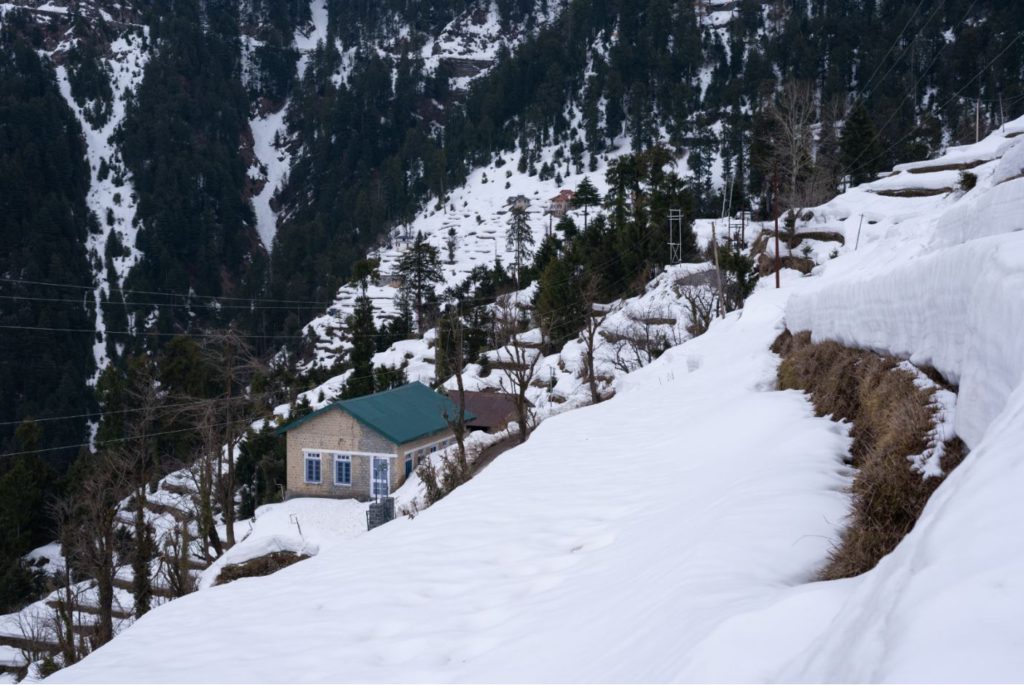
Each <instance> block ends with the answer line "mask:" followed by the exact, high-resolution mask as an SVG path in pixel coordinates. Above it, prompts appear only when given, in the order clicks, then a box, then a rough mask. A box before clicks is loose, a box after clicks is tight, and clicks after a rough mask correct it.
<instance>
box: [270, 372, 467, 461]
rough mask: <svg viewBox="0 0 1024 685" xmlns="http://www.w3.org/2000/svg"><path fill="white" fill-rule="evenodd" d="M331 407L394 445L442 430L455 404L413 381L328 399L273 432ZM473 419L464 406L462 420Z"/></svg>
mask: <svg viewBox="0 0 1024 685" xmlns="http://www.w3.org/2000/svg"><path fill="white" fill-rule="evenodd" d="M332 409H341V410H342V411H344V412H346V413H348V414H350V415H351V416H352V417H353V418H355V419H356V420H357V421H359V422H360V423H362V424H365V425H367V426H369V427H370V428H372V429H373V430H375V431H377V432H378V433H380V434H381V435H383V436H384V437H385V438H387V439H388V440H390V441H391V442H393V443H395V444H396V445H404V444H405V443H407V442H412V441H413V440H416V439H418V438H422V437H424V436H427V435H432V434H434V433H439V432H441V431H443V430H446V429H447V428H448V420H447V418H445V417H446V416H450V417H454V416H456V415H457V413H458V411H459V407H458V405H457V404H454V403H453V402H452V401H451V400H450V399H448V398H447V397H445V396H444V395H441V394H439V393H436V392H434V391H433V390H431V389H430V388H428V387H427V386H425V385H423V384H422V383H420V382H418V381H417V382H413V383H409V384H407V385H403V386H401V387H398V388H394V389H393V390H386V391H384V392H378V393H374V394H373V395H364V396H363V397H356V398H353V399H351V400H339V401H337V402H332V403H331V404H328V405H327V406H326V407H323V408H321V409H318V410H317V411H315V412H313V413H311V414H308V415H306V416H303V417H302V418H301V419H298V420H296V421H292V422H291V423H289V424H288V425H286V426H282V427H281V428H278V429H277V433H278V434H279V435H280V434H282V433H286V432H288V431H290V430H294V429H295V428H298V427H299V426H301V425H302V424H303V423H305V422H306V421H309V420H310V419H312V418H313V417H314V416H319V415H320V414H323V413H324V412H327V411H330V410H332ZM475 418H476V416H475V415H474V414H471V413H470V412H469V410H468V409H467V411H466V420H467V421H469V420H471V419H475Z"/></svg>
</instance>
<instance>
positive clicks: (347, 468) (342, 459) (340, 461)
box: [334, 454, 352, 485]
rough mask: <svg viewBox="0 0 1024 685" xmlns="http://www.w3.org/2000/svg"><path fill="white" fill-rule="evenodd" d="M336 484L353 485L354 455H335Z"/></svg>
mask: <svg viewBox="0 0 1024 685" xmlns="http://www.w3.org/2000/svg"><path fill="white" fill-rule="evenodd" d="M334 484H335V485H352V457H350V456H349V455H347V454H336V455H334Z"/></svg>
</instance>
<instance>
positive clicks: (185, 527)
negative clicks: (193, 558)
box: [161, 521, 196, 597]
mask: <svg viewBox="0 0 1024 685" xmlns="http://www.w3.org/2000/svg"><path fill="white" fill-rule="evenodd" d="M189 526H190V524H189V522H188V521H183V522H180V523H178V524H177V525H176V526H175V527H174V530H172V531H171V532H169V533H168V534H167V535H166V536H164V560H165V562H164V564H163V566H162V568H161V575H162V576H163V578H164V580H165V582H166V585H167V589H168V590H169V591H170V594H171V597H184V596H185V595H187V594H189V593H191V592H195V590H196V582H195V578H193V576H192V573H191V564H190V561H189V557H190V555H191V551H192V533H191V530H190V528H189Z"/></svg>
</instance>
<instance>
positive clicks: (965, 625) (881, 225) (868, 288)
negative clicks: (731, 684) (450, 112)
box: [53, 121, 1024, 682]
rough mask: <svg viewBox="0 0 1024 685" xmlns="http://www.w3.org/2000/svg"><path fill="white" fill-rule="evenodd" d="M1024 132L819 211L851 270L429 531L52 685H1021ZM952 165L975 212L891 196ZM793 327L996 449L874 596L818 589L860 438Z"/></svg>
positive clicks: (247, 599) (484, 476)
mask: <svg viewBox="0 0 1024 685" xmlns="http://www.w3.org/2000/svg"><path fill="white" fill-rule="evenodd" d="M1022 130H1024V121H1018V122H1013V123H1011V124H1008V125H1007V127H1006V134H1003V133H997V134H993V136H991V137H990V138H989V139H987V140H985V141H982V143H980V144H978V145H976V146H967V147H964V148H960V149H954V150H951V151H950V153H949V154H948V155H947V156H946V157H945V158H944V159H943V160H940V161H938V162H934V163H932V165H931V166H934V167H938V169H937V170H930V169H929V165H927V164H919V165H916V166H913V169H914V170H913V171H912V170H911V168H910V167H904V168H902V169H900V170H899V173H897V174H894V175H892V176H889V177H887V178H885V179H882V180H880V181H877V182H875V183H873V184H868V185H867V186H862V187H859V188H855V189H852V190H850V191H849V192H847V193H844V194H843V195H841V196H840V197H838V198H836V199H835V200H833V201H832V202H829V203H827V204H825V205H823V206H822V207H818V208H815V209H814V210H813V212H812V214H813V217H811V218H809V219H808V220H807V221H804V222H801V225H800V226H798V230H800V231H835V232H840V233H843V234H844V235H845V236H846V245H845V247H844V248H842V250H841V254H840V256H839V257H838V258H837V259H834V260H827V258H826V263H825V264H823V265H822V266H821V267H819V268H818V269H816V270H815V272H814V273H813V274H812V275H811V276H810V277H806V278H802V277H800V276H799V275H798V274H796V273H794V272H786V273H785V275H784V276H785V277H784V280H783V288H782V289H781V290H774V289H773V288H771V283H770V280H771V279H766V281H765V282H762V283H761V285H760V287H759V289H758V291H757V292H756V293H755V295H754V296H753V297H752V298H751V299H750V300H749V301H748V303H747V306H746V308H745V309H744V310H743V311H742V312H736V313H733V314H731V315H729V316H728V317H727V318H726V319H725V320H720V321H717V322H716V323H715V324H713V325H712V327H711V329H710V330H709V331H708V333H706V334H705V335H703V336H701V337H699V338H697V339H694V340H690V341H687V342H685V343H683V344H682V345H679V346H677V347H674V348H672V349H671V350H669V351H668V352H666V353H665V354H664V355H663V356H662V357H661V358H660V359H659V360H658V361H656V362H655V363H653V364H651V365H650V366H647V367H645V368H643V369H640V370H638V371H635V372H634V373H632V374H629V375H627V376H625V377H623V378H620V379H619V380H618V381H617V387H618V391H619V392H618V394H617V395H616V396H615V397H614V398H613V399H611V400H609V401H607V402H604V403H602V404H599V405H597V406H593V407H586V408H583V409H579V410H576V411H571V412H567V413H565V414H563V415H561V416H557V417H554V418H552V419H549V420H548V421H546V422H545V423H543V424H542V425H541V426H540V428H539V429H538V430H537V431H536V433H535V434H534V435H533V436H532V437H531V439H530V440H529V442H527V443H526V444H525V445H523V446H521V447H518V448H516V449H513V450H510V451H509V452H506V453H505V454H503V455H502V456H501V457H499V458H498V459H497V461H495V462H494V463H493V464H492V465H491V466H489V467H488V468H487V469H486V470H484V471H483V472H482V473H481V474H480V475H479V476H478V477H477V478H475V479H474V480H473V481H471V482H469V483H468V484H467V485H465V486H463V487H462V488H460V489H458V490H457V491H455V492H454V493H453V494H451V495H449V496H448V497H447V498H446V499H444V500H443V501H441V502H440V503H438V504H437V505H435V506H433V507H431V508H430V509H428V510H426V511H424V512H423V513H421V514H420V515H419V516H417V517H416V518H415V519H412V520H409V519H401V520H398V521H395V522H393V523H390V524H388V525H386V526H383V527H382V528H379V529H377V530H374V531H373V532H371V533H369V534H365V535H360V536H358V537H354V538H351V539H346V540H340V539H339V540H336V541H335V542H333V543H332V544H331V545H330V546H323V547H322V548H321V549H320V554H319V555H318V556H316V557H314V558H313V559H310V560H308V561H303V562H300V563H298V564H296V565H294V566H292V567H289V568H287V569H285V570H283V571H281V572H279V573H277V574H275V575H273V576H270V577H267V578H259V579H247V580H241V581H236V582H234V583H231V584H230V585H227V586H224V587H221V588H213V589H210V590H207V591H203V592H199V593H196V594H194V595H190V596H188V597H185V598H184V599H182V600H179V601H175V602H172V603H169V604H167V605H164V606H162V607H160V608H158V609H156V610H155V611H153V612H151V613H150V614H148V615H146V616H145V617H144V618H143V619H141V620H140V621H138V622H137V623H136V624H135V625H133V626H132V627H131V628H130V629H128V630H126V631H125V632H124V633H122V634H121V635H119V636H118V637H117V638H116V639H115V640H114V641H113V642H112V643H110V644H109V645H107V646H105V647H103V648H102V649H100V650H98V651H97V652H96V653H95V654H93V655H91V656H90V657H88V658H87V659H85V660H84V661H83V662H81V663H80V664H78V665H76V666H73V667H71V668H69V669H66V670H64V671H61V672H59V673H57V674H56V675H55V676H54V677H53V680H54V681H57V682H82V681H86V682H90V681H121V682H123V681H211V680H214V681H232V682H245V681H253V680H257V681H334V680H345V681H388V682H393V681H421V680H425V681H449V680H451V681H479V680H486V681H491V680H497V681H537V680H541V681H706V680H714V681H722V680H725V681H767V680H771V681H778V680H782V681H823V680H824V681H1019V680H1021V679H1022V678H1024V649H1022V645H1024V627H1022V625H1021V623H1020V615H1021V613H1022V610H1024V583H1022V582H1021V578H1024V548H1022V547H1021V545H1020V544H1019V542H1018V541H1019V540H1020V531H1019V522H1020V521H1021V520H1022V519H1024V500H1022V499H1021V498H1020V492H1021V491H1022V490H1024V462H1022V460H1021V459H1020V445H1021V444H1022V443H1024V386H1022V382H1021V374H1022V369H1024V362H1022V356H1021V350H1022V349H1024V346H1022V345H1021V343H1020V341H1021V333H1022V332H1024V306H1022V304H1021V303H1022V300H1024V291H1022V287H1021V286H1022V285H1024V283H1022V274H1024V233H1022V232H1020V231H1017V230H1016V229H1017V225H1016V224H1017V222H1018V219H1017V218H1016V217H1018V216H1021V213H1020V211H1021V210H1024V193H1016V192H1013V191H1011V190H1008V188H1014V187H1015V186H1014V184H1015V181H1014V180H1013V177H1014V176H1015V175H1017V174H1020V173H1021V172H1022V171H1024V148H1021V146H1022V145H1024V138H1015V137H1014V134H1016V133H1017V132H1019V131H1022ZM951 160H958V161H957V163H962V162H965V161H966V162H970V163H972V164H973V163H974V162H977V164H976V165H974V166H973V168H972V172H973V173H975V174H976V175H977V177H978V182H977V185H976V187H975V188H974V189H973V190H970V191H969V192H966V193H964V192H962V191H958V190H950V191H948V192H945V191H944V192H942V193H941V194H940V195H936V196H933V197H927V198H920V197H918V198H914V197H892V196H890V195H886V194H884V193H883V194H879V193H878V191H880V190H881V191H890V190H893V189H897V190H898V189H904V188H914V187H917V188H942V187H949V188H954V187H955V185H956V182H957V179H956V178H955V176H956V174H955V172H950V171H949V170H944V169H941V167H942V166H943V164H945V163H951ZM1014 167H1016V168H1014ZM861 214H863V215H864V217H865V220H864V222H863V223H861V222H860V215H861ZM968 216H970V217H973V219H970V220H969V219H968V218H967V217H968ZM986 217H987V218H986ZM858 233H859V234H860V236H859V237H858V235H857V234H858ZM784 325H788V326H789V327H790V328H791V329H792V330H801V329H810V330H811V331H812V332H813V333H814V335H815V337H817V338H819V339H820V338H839V339H841V340H843V341H846V342H849V343H853V344H857V345H862V346H869V347H873V348H876V349H879V350H884V351H889V352H893V353H897V354H903V355H906V356H910V357H911V358H912V359H913V360H914V361H916V362H918V363H924V362H927V363H930V364H932V365H934V366H935V368H937V369H938V370H939V371H941V372H942V373H944V374H945V375H946V376H947V378H948V379H949V380H951V381H954V382H957V381H958V382H959V383H960V384H961V393H960V395H959V397H958V398H957V406H956V416H957V429H958V431H960V432H961V434H962V437H964V439H965V440H966V441H967V442H968V444H969V445H970V446H971V448H972V452H971V453H970V454H969V455H968V456H967V458H966V460H965V461H964V462H963V464H962V465H961V466H960V467H959V468H958V469H957V470H956V471H954V472H953V473H952V474H951V475H950V477H949V478H948V479H947V480H946V481H945V482H944V483H943V484H942V485H941V486H940V487H939V488H938V490H937V491H936V493H935V495H934V496H933V498H932V500H931V501H930V502H929V504H928V506H927V507H926V508H925V511H924V513H923V515H922V518H921V520H920V521H919V523H918V525H917V526H916V527H915V529H914V530H913V531H912V532H911V533H910V534H909V535H908V536H907V538H906V539H905V540H904V541H903V542H902V543H901V544H900V545H899V547H898V548H897V549H896V550H895V551H894V552H893V553H892V554H890V555H889V556H888V557H886V558H885V559H883V560H882V562H881V563H880V564H879V565H878V567H877V568H875V569H874V570H872V571H870V572H869V573H866V574H864V575H862V576H860V577H858V578H855V579H850V580H844V581H834V582H810V581H811V580H812V579H813V577H814V574H815V572H816V570H817V569H818V568H819V567H820V565H821V563H822V562H823V561H824V559H825V557H826V555H827V553H828V550H829V548H830V546H831V545H832V544H834V541H835V540H836V537H837V534H838V531H839V528H840V526H841V524H842V519H843V515H844V513H845V512H846V511H847V507H848V495H847V494H846V488H847V486H848V485H849V482H850V477H851V475H852V474H851V472H850V470H849V469H848V468H846V467H844V466H843V461H842V458H843V456H844V454H845V452H846V450H847V448H848V444H849V439H848V437H847V429H846V427H845V426H842V425H840V424H836V423H833V422H831V421H829V420H828V419H825V418H816V417H815V416H814V415H813V411H812V409H811V407H810V404H809V403H808V401H807V400H806V399H805V398H804V397H803V396H801V395H800V394H799V393H796V392H778V391H776V390H775V389H774V387H775V370H776V366H777V362H778V359H777V358H776V357H775V356H774V355H772V354H771V353H770V352H769V350H768V347H769V345H770V344H771V342H772V340H773V339H774V338H775V336H776V335H777V334H778V333H779V331H780V330H782V327H783V326H784Z"/></svg>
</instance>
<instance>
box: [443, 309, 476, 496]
mask: <svg viewBox="0 0 1024 685" xmlns="http://www.w3.org/2000/svg"><path fill="white" fill-rule="evenodd" d="M441 325H443V326H444V327H445V328H447V335H446V336H445V340H446V343H447V345H446V347H447V349H444V350H438V354H443V355H445V356H446V357H447V360H446V361H447V363H448V366H449V368H450V369H451V371H452V373H453V374H454V375H455V385H456V388H457V389H458V391H459V402H458V412H457V415H456V416H448V415H447V413H445V417H444V418H445V421H447V422H448V427H449V428H451V429H452V433H454V434H455V444H456V445H457V448H458V453H457V455H456V459H457V460H458V461H457V464H458V466H459V468H460V470H461V471H463V472H464V473H465V475H466V479H467V480H468V479H469V464H468V461H467V460H466V388H465V385H464V384H463V381H462V373H463V370H464V369H465V367H466V359H465V345H464V342H463V325H462V317H461V316H460V315H459V312H458V310H457V309H455V308H454V307H450V308H449V309H448V312H447V314H446V315H445V317H444V320H443V321H442V324H441Z"/></svg>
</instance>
